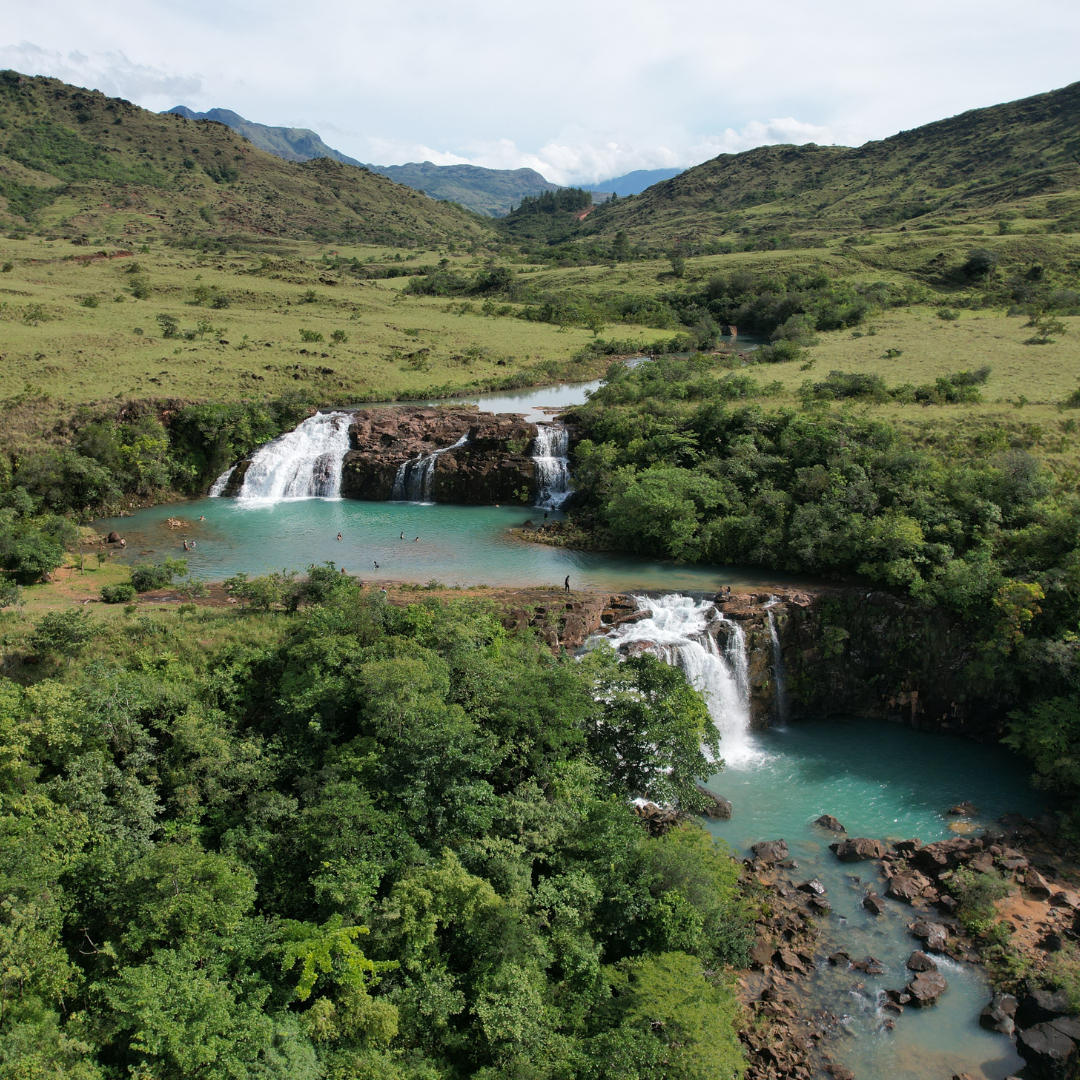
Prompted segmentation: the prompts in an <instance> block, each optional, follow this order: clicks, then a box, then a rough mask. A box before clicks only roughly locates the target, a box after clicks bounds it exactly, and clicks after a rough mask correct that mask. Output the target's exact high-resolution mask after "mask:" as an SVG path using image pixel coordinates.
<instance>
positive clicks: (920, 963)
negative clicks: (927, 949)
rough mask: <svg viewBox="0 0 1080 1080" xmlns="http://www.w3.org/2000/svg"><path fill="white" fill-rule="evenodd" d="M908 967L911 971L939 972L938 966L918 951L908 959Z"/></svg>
mask: <svg viewBox="0 0 1080 1080" xmlns="http://www.w3.org/2000/svg"><path fill="white" fill-rule="evenodd" d="M907 967H908V970H909V971H937V969H938V966H937V964H935V963H934V961H933V960H931V959H930V957H929V956H927V955H926V953H924V952H920V951H919V950H918V949H916V950H915V951H914V952H913V953H912V954H911V955H910V956H909V957H908V958H907Z"/></svg>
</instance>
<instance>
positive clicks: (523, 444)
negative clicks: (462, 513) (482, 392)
mask: <svg viewBox="0 0 1080 1080" xmlns="http://www.w3.org/2000/svg"><path fill="white" fill-rule="evenodd" d="M349 434H350V442H351V445H352V449H351V450H350V451H349V452H348V453H347V454H346V455H345V459H344V461H343V462H342V467H341V494H342V495H343V496H344V497H345V498H347V499H370V500H374V501H385V500H387V499H389V498H390V497H391V495H392V493H393V489H394V479H395V477H396V476H397V473H398V469H399V467H400V466H401V465H402V464H403V463H405V462H407V461H410V460H413V461H418V460H420V459H421V458H424V457H427V456H428V455H429V454H432V453H434V452H435V451H437V450H446V452H445V453H441V454H439V456H438V457H437V458H436V459H435V463H434V473H433V490H432V497H433V499H434V501H435V502H449V503H471V504H485V503H501V502H507V503H508V502H529V501H531V499H532V497H533V495H534V493H535V491H534V489H535V482H536V467H535V465H534V463H533V461H532V459H531V458H529V457H528V456H527V454H528V450H529V448H530V446H531V444H532V441H533V439H535V438H536V425H535V424H530V423H528V422H526V421H525V420H524V419H523V418H522V417H521V416H519V415H517V414H514V413H481V412H478V411H477V410H475V409H467V408H461V409H449V408H431V409H427V408H410V407H402V408H392V409H364V410H362V411H360V412H357V413H356V415H355V418H354V420H353V423H352V426H351V428H350V432H349ZM466 434H467V435H468V441H467V442H466V443H465V444H464V445H463V446H460V447H454V444H455V443H456V442H458V441H459V440H460V439H461V437H462V436H463V435H466ZM448 447H454V448H453V449H447V448H448Z"/></svg>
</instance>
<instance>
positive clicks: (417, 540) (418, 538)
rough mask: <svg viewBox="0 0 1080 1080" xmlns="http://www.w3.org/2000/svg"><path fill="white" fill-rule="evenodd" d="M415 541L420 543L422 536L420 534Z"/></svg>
mask: <svg viewBox="0 0 1080 1080" xmlns="http://www.w3.org/2000/svg"><path fill="white" fill-rule="evenodd" d="M414 542H415V543H417V544H419V543H420V537H419V536H418V537H417V538H416V540H415V541H414Z"/></svg>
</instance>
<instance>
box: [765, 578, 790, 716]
mask: <svg viewBox="0 0 1080 1080" xmlns="http://www.w3.org/2000/svg"><path fill="white" fill-rule="evenodd" d="M779 602H780V601H779V600H777V599H776V597H775V596H774V597H771V598H770V600H769V602H768V603H767V604H766V605H765V611H766V614H767V615H768V616H769V639H770V641H772V668H773V678H774V679H775V680H776V718H777V719H778V720H779V721H780V723H781V724H784V723H786V722H787V715H788V711H787V671H786V670H785V668H784V655H783V653H782V652H781V651H780V635H779V633H778V632H777V629H776V615H774V614H773V610H772V609H773V607H774V606H775V605H776V604H778V603H779Z"/></svg>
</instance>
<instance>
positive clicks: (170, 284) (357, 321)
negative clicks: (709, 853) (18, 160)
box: [0, 239, 663, 404]
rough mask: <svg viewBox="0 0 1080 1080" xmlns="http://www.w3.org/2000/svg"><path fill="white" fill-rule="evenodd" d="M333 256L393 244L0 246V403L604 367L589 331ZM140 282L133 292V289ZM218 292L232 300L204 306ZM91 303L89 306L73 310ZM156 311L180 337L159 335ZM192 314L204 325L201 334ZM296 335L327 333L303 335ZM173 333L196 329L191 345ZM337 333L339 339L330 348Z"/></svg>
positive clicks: (441, 381) (407, 387)
mask: <svg viewBox="0 0 1080 1080" xmlns="http://www.w3.org/2000/svg"><path fill="white" fill-rule="evenodd" d="M111 250H113V251H115V250H116V249H115V248H111ZM330 250H333V251H335V252H339V253H340V254H341V255H344V256H346V257H352V256H354V255H355V256H356V257H357V258H359V259H360V260H361V261H366V260H367V259H368V258H370V257H374V258H375V259H376V260H379V261H382V260H385V259H386V258H387V257H388V254H389V253H388V252H387V251H386V250H385V249H382V248H376V247H367V248H364V247H355V248H349V247H342V246H336V247H334V248H332V249H331V248H328V247H326V246H320V245H316V244H310V243H303V242H299V243H297V244H294V245H292V247H291V249H290V252H289V253H288V254H287V255H283V256H280V257H277V258H271V259H269V260H267V259H266V258H265V257H261V256H256V255H252V254H233V255H230V256H228V257H216V256H211V257H202V256H198V255H196V254H189V253H182V252H178V251H176V250H175V249H172V248H165V247H161V246H159V245H154V246H153V248H152V250H151V252H150V253H149V254H144V253H139V254H136V255H134V256H123V257H118V258H109V259H104V258H102V259H98V258H91V259H86V258H84V256H85V254H86V249H85V248H80V247H76V246H73V245H71V244H70V243H66V242H64V241H45V240H42V239H29V240H22V241H20V240H0V264H2V263H6V262H11V263H13V264H14V267H13V269H12V270H10V271H8V272H7V273H3V274H2V275H0V328H2V333H3V338H4V349H3V352H4V363H3V365H2V366H0V398H5V399H11V398H14V397H16V396H18V395H22V394H24V393H29V394H30V395H31V396H36V397H40V396H42V395H48V396H50V397H51V398H52V399H54V400H58V401H63V402H65V403H68V404H77V403H80V402H91V401H102V400H105V399H110V398H126V397H157V398H182V399H186V400H207V399H213V400H235V399H239V398H255V397H257V398H264V397H270V396H273V395H276V394H280V393H282V392H284V391H286V390H295V389H304V390H305V391H308V392H309V393H311V394H312V395H313V396H315V397H316V398H319V399H325V400H338V401H345V400H349V399H350V398H351V399H354V400H356V401H363V400H380V399H387V398H399V399H400V398H409V397H411V396H423V395H425V394H428V393H430V392H431V391H432V390H433V389H435V388H442V390H443V392H454V391H464V390H466V389H468V388H475V387H478V386H484V385H488V384H495V383H512V382H517V383H518V384H521V383H530V382H537V381H544V380H545V379H547V380H549V381H550V380H551V378H552V377H553V373H561V374H568V375H571V376H572V377H577V378H581V379H586V378H589V377H592V375H593V374H594V373H596V372H598V371H600V370H602V368H603V363H602V362H599V361H597V362H593V363H592V364H591V365H590V364H584V365H582V364H578V365H573V364H571V363H570V361H571V358H572V357H573V356H574V355H575V354H576V353H578V352H580V351H581V350H582V349H583V348H584V347H585V346H586V345H587V344H588V343H589V342H590V341H592V340H593V335H592V334H591V333H590V332H589V331H587V330H584V329H577V328H569V329H565V330H560V329H559V328H557V327H555V326H550V325H546V324H542V323H530V322H524V321H522V320H519V319H512V318H505V317H504V318H491V317H485V316H484V315H482V314H481V312H480V307H481V305H480V304H479V303H476V304H471V305H468V304H467V305H465V306H464V308H463V305H462V304H461V303H458V302H447V301H446V300H442V299H436V298H427V297H420V298H417V297H410V298H402V297H401V289H402V288H403V286H404V284H405V282H407V281H408V280H409V279H408V278H395V279H390V280H383V281H363V280H358V279H357V278H356V277H354V276H352V275H349V274H341V273H337V272H327V271H326V270H325V268H323V267H322V265H321V262H320V260H321V257H322V255H323V254H324V253H328V252H329V251H330ZM452 258H453V261H454V262H455V263H460V264H462V265H463V266H465V267H466V268H468V267H470V266H471V267H473V268H475V267H478V266H479V265H480V262H479V259H473V258H471V257H469V256H456V257H452ZM135 266H138V268H139V269H138V271H137V272H134V273H133V272H132V270H133V268H134V267H135ZM140 284H141V286H143V287H144V296H145V298H144V299H136V297H135V296H134V295H133V292H132V290H133V289H135V290H136V291H141V290H140V289H139V286H140ZM312 295H313V299H311V297H312ZM200 296H205V297H206V299H205V300H203V301H202V302H201V303H195V301H196V300H198V299H199V297H200ZM214 297H225V298H227V300H228V302H229V306H228V307H227V308H215V307H213V306H212V305H213V298H214ZM88 299H89V300H90V301H91V302H92V303H93V302H96V305H97V306H96V307H88V306H84V305H85V303H86V302H87V300H88ZM470 308H471V310H469V309H470ZM462 310H465V312H466V313H465V314H459V312H461V311H462ZM161 315H165V316H168V317H170V318H172V319H174V320H175V322H176V326H177V328H178V331H179V333H180V335H181V336H179V337H176V338H165V337H163V335H162V329H161V326H160V324H159V321H158V316H161ZM200 321H203V325H204V326H208V327H209V329H207V330H205V331H199V330H198V327H199V324H200ZM139 330H141V331H142V332H141V333H138V332H137V331H139ZM302 330H304V331H308V333H309V335H310V334H321V335H322V341H316V342H310V341H309V342H305V341H304V340H302V336H301V331H302ZM184 331H191V332H196V333H197V335H198V336H197V337H196V338H195V339H194V340H187V339H185V338H184V336H183V334H184ZM335 331H340V332H342V333H344V334H345V336H346V338H347V340H345V341H343V342H341V343H335V341H334V340H333V337H332V335H333V334H334V332H335ZM641 336H643V337H644V334H642V335H641ZM656 336H658V335H657V334H656V333H654V332H651V331H650V332H649V334H648V339H649V340H652V339H653V338H655V337H656ZM659 336H663V335H659ZM222 342H227V344H222ZM544 365H547V367H545V366H544ZM564 368H565V369H566V370H565V372H564V371H563V369H564Z"/></svg>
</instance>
